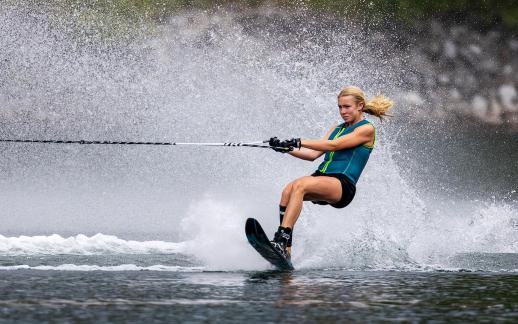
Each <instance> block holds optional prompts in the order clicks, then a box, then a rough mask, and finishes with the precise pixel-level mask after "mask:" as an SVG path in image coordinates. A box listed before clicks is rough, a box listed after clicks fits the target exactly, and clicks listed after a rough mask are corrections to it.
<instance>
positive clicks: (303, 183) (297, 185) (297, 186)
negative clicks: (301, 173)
mask: <svg viewBox="0 0 518 324" xmlns="http://www.w3.org/2000/svg"><path fill="white" fill-rule="evenodd" d="M310 181H311V179H308V178H305V177H304V178H300V179H298V180H296V181H295V182H294V183H293V186H292V192H293V191H294V192H297V193H302V194H304V193H306V189H307V187H308V186H309V184H310Z"/></svg>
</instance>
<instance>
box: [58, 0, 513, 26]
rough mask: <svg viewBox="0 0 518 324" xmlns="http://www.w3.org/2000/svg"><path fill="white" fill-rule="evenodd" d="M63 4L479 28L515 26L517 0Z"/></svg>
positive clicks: (134, 12) (133, 11)
mask: <svg viewBox="0 0 518 324" xmlns="http://www.w3.org/2000/svg"><path fill="white" fill-rule="evenodd" d="M57 2H58V3H60V4H61V5H63V6H64V7H65V8H67V7H68V8H69V7H71V6H72V7H77V6H81V7H83V8H84V7H88V8H89V9H91V10H93V11H95V12H99V13H100V12H103V11H104V9H110V11H111V13H112V14H114V13H115V14H117V15H119V16H120V17H126V18H129V19H142V17H146V18H149V19H158V20H160V19H162V18H164V17H167V16H168V15H169V14H170V13H171V12H174V11H178V10H181V9H185V8H202V9H213V8H217V7H218V6H232V7H236V8H240V7H241V8H246V7H260V6H265V5H269V6H274V7H282V8H296V7H300V8H309V9H316V10H317V11H322V12H329V13H335V14H337V15H339V16H343V17H351V18H357V19H370V20H372V21H373V22H374V23H375V22H383V21H386V20H387V19H394V20H396V21H399V22H402V23H404V24H405V25H407V26H413V25H416V24H419V23H420V21H422V20H423V19H426V18H430V17H434V18H438V19H447V20H448V21H451V22H454V23H457V22H458V23H473V24H474V25H477V26H478V27H480V28H490V27H493V26H496V25H501V26H504V27H505V28H509V29H513V30H516V29H518V1H516V0H453V1H451V0H450V1H448V0H433V1H431V0H413V1H412V0H383V1H365V0H349V1H333V0H302V1H297V0H270V1H264V0H241V1H232V0H218V1H209V0H107V1H87V2H84V1H81V0H59V1H57Z"/></svg>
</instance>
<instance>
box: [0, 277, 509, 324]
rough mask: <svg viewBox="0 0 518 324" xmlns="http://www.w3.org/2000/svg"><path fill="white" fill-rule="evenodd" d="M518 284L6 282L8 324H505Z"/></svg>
mask: <svg viewBox="0 0 518 324" xmlns="http://www.w3.org/2000/svg"><path fill="white" fill-rule="evenodd" d="M517 289H518V275H516V274H512V273H507V274H506V273H473V272H440V271H436V272H399V271H344V270H301V271H295V272H293V273H279V272H275V271H262V272H158V271H110V272H107V271H56V270H51V271H42V270H34V269H29V270H12V271H11V270H9V271H1V272H0V291H1V295H0V317H1V321H2V322H36V321H37V322H41V321H45V322H47V321H59V322H62V321H71V322H76V321H87V322H144V321H145V322H168V323H173V322H191V323H201V322H226V323H242V322H245V321H248V322H261V323H274V322H275V323H277V322H343V321H354V322H360V321H361V322H372V321H411V322H414V321H415V322H417V321H429V320H434V321H439V322H443V321H451V320H458V321H468V320H469V321H486V322H493V321H495V320H500V321H502V320H503V321H506V320H512V319H515V318H518V290H517Z"/></svg>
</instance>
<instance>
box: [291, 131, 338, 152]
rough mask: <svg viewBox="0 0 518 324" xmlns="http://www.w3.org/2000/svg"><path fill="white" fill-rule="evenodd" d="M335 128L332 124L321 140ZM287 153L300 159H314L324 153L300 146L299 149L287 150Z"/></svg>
mask: <svg viewBox="0 0 518 324" xmlns="http://www.w3.org/2000/svg"><path fill="white" fill-rule="evenodd" d="M335 128H336V125H333V127H331V128H330V129H329V130H328V131H327V133H326V134H325V135H324V137H322V140H327V139H328V138H329V136H330V135H331V133H332V132H333V130H334V129H335ZM289 154H290V155H291V156H294V157H296V158H299V159H302V160H306V161H315V160H316V159H318V158H319V157H321V156H322V154H324V152H323V151H319V150H315V149H311V148H301V149H300V150H293V151H291V152H289Z"/></svg>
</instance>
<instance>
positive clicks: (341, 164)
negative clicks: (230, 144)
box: [269, 87, 394, 259]
mask: <svg viewBox="0 0 518 324" xmlns="http://www.w3.org/2000/svg"><path fill="white" fill-rule="evenodd" d="M393 104H394V102H393V101H392V100H390V99H388V98H386V97H384V96H376V97H374V98H373V99H372V100H368V101H367V100H366V99H365V95H364V93H363V91H362V90H361V89H360V88H357V87H346V88H344V89H343V90H342V91H340V93H339V94H338V108H339V112H340V116H341V117H342V119H343V120H344V123H342V124H340V125H338V126H336V125H333V127H331V128H330V129H329V131H328V132H327V133H326V135H325V136H324V137H323V138H322V139H319V140H306V139H302V140H301V139H300V138H292V139H290V140H285V141H280V140H279V139H277V138H276V137H273V138H271V139H270V142H269V144H270V146H271V147H272V148H273V149H274V150H275V151H277V152H282V153H289V154H290V155H292V156H294V157H296V158H299V159H302V160H308V161H314V160H315V159H317V158H319V157H320V156H322V155H323V154H324V153H325V158H324V161H323V162H322V163H321V164H320V166H319V167H318V169H317V171H315V172H314V173H313V174H312V175H311V176H304V177H301V178H298V179H296V180H295V181H292V182H290V183H289V184H288V185H286V187H284V190H283V191H282V195H281V201H280V204H279V215H280V223H281V224H280V226H279V228H278V230H277V232H276V233H275V235H274V239H273V241H272V242H271V243H272V245H273V246H274V248H275V249H276V250H278V251H279V252H280V253H281V254H282V255H284V256H285V257H286V258H288V259H289V258H290V256H291V245H292V235H293V226H294V225H295V222H296V221H297V219H298V217H299V215H300V212H301V210H302V203H303V201H304V200H306V201H308V200H309V201H312V202H313V203H315V204H320V205H328V204H329V205H331V206H333V207H335V208H343V207H345V206H347V205H349V203H350V202H351V201H352V200H353V198H354V194H355V192H356V182H357V181H358V178H359V177H360V174H361V172H362V170H363V168H364V167H365V165H366V163H367V160H368V159H369V155H370V153H371V152H372V149H373V148H374V142H375V139H376V134H375V129H374V126H373V125H372V124H371V123H370V122H369V121H368V120H367V119H365V116H364V113H367V114H370V115H374V116H376V117H379V118H380V119H383V117H384V116H388V115H387V111H388V110H389V109H390V108H391V107H392V106H393ZM295 149H297V150H295Z"/></svg>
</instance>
